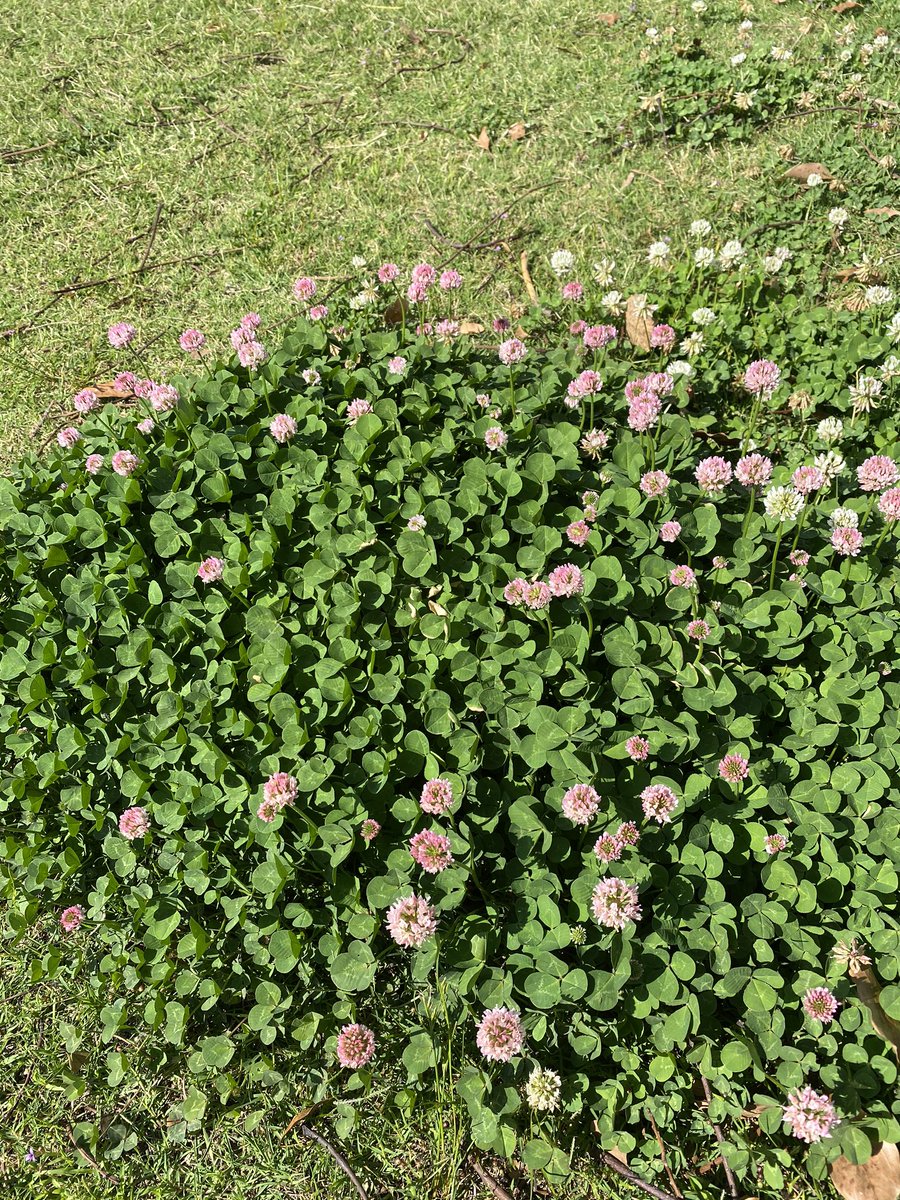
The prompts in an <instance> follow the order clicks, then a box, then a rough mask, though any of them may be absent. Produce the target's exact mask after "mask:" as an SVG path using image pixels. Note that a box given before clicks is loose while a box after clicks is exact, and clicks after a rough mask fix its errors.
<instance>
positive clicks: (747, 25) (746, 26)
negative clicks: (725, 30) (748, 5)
mask: <svg viewBox="0 0 900 1200" xmlns="http://www.w3.org/2000/svg"><path fill="white" fill-rule="evenodd" d="M752 29H753V22H752V21H741V23H740V25H738V33H750V32H751V31H752Z"/></svg>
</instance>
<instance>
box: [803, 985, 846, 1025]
mask: <svg viewBox="0 0 900 1200" xmlns="http://www.w3.org/2000/svg"><path fill="white" fill-rule="evenodd" d="M838 1007H839V1006H838V1001H837V997H836V996H835V995H834V993H833V992H831V991H829V990H828V988H826V987H815V988H810V989H809V991H808V992H806V993H805V995H804V997H803V1011H804V1012H805V1013H806V1015H807V1016H808V1017H812V1018H813V1020H815V1021H821V1022H822V1024H823V1025H828V1024H830V1023H831V1021H833V1020H834V1015H835V1013H836V1012H837V1010H838Z"/></svg>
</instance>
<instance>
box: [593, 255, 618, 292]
mask: <svg viewBox="0 0 900 1200" xmlns="http://www.w3.org/2000/svg"><path fill="white" fill-rule="evenodd" d="M615 269H616V260H615V259H614V258H601V259H600V261H599V262H595V263H594V264H593V266H592V267H591V270H592V272H593V274H594V281H595V283H597V284H599V285H600V287H609V285H610V284H611V283H612V281H613V271H615Z"/></svg>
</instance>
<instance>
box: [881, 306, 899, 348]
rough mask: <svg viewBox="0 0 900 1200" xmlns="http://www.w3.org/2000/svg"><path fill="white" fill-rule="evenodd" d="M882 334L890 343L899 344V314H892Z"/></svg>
mask: <svg viewBox="0 0 900 1200" xmlns="http://www.w3.org/2000/svg"><path fill="white" fill-rule="evenodd" d="M884 333H885V337H887V338H888V339H889V340H890V341H891V342H895V343H896V342H900V312H897V313H894V315H893V316H892V317H891V319H890V321H889V322H888V325H887V328H886V329H885V331H884Z"/></svg>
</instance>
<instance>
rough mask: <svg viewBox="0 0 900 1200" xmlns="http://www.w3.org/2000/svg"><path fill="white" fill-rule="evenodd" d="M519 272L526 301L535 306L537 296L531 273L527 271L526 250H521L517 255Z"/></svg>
mask: <svg viewBox="0 0 900 1200" xmlns="http://www.w3.org/2000/svg"><path fill="white" fill-rule="evenodd" d="M519 270H520V271H521V272H522V282H523V283H524V284H525V291H526V292H527V293H528V299H529V300H530V301H531V303H532V304H537V303H538V294H537V292H536V291H535V287H534V281H533V280H532V278H531V272H530V271H529V270H528V251H527V250H523V251H522V253H521V254H520V255H519Z"/></svg>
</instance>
